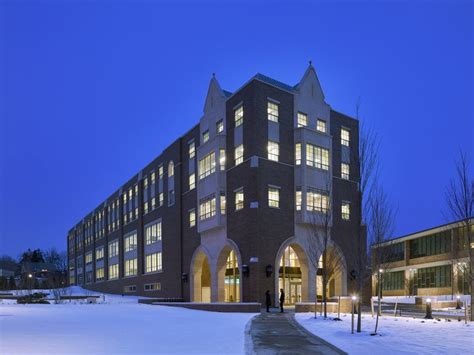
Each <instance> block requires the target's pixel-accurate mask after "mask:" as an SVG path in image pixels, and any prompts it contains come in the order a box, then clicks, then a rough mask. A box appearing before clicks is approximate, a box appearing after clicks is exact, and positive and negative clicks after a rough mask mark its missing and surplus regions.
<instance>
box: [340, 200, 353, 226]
mask: <svg viewBox="0 0 474 355" xmlns="http://www.w3.org/2000/svg"><path fill="white" fill-rule="evenodd" d="M341 218H342V219H343V220H345V221H348V220H350V219H351V204H350V202H347V201H343V202H342V204H341Z"/></svg>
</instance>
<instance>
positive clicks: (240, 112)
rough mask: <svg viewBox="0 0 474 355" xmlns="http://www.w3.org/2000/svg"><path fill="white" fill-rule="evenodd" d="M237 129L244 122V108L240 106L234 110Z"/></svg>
mask: <svg viewBox="0 0 474 355" xmlns="http://www.w3.org/2000/svg"><path fill="white" fill-rule="evenodd" d="M234 120H235V127H239V126H240V125H241V124H242V123H243V121H244V107H243V106H239V107H238V108H237V109H235V110H234Z"/></svg>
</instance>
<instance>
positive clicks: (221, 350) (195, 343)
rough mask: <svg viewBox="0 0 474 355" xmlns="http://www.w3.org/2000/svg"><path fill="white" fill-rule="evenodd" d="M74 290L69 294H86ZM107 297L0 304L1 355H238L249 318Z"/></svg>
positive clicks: (241, 349)
mask: <svg viewBox="0 0 474 355" xmlns="http://www.w3.org/2000/svg"><path fill="white" fill-rule="evenodd" d="M84 292H85V291H84V290H82V289H80V288H79V289H74V290H73V294H84ZM137 298H138V297H134V296H125V297H122V296H115V295H106V296H105V302H103V298H102V297H101V298H100V299H99V300H98V302H101V303H97V304H87V303H85V302H83V301H71V302H69V301H65V302H64V303H62V304H50V305H47V304H46V305H43V304H38V305H20V304H16V303H13V302H12V301H7V302H5V301H4V302H2V303H0V354H9V355H10V354H64V355H66V354H157V353H166V354H170V353H173V354H193V353H201V354H211V353H213V354H242V353H244V352H245V349H244V343H245V327H246V325H247V323H248V322H249V321H250V319H251V318H252V317H253V316H254V314H251V313H219V312H205V311H196V310H189V309H183V308H174V307H166V306H150V305H143V304H138V303H137Z"/></svg>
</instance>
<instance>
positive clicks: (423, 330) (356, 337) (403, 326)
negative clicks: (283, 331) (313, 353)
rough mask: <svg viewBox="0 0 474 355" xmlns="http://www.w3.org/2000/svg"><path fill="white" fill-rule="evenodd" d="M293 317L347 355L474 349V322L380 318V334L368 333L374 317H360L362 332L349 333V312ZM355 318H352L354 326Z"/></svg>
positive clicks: (469, 351)
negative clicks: (327, 316) (336, 317)
mask: <svg viewBox="0 0 474 355" xmlns="http://www.w3.org/2000/svg"><path fill="white" fill-rule="evenodd" d="M295 317H296V320H297V321H298V322H299V323H300V324H301V325H302V326H303V327H305V328H306V329H307V330H309V331H310V332H312V333H313V334H315V335H317V336H318V337H320V338H323V339H324V340H326V341H328V342H330V343H331V344H334V345H335V346H337V347H338V348H340V349H342V350H344V351H346V352H348V353H349V354H351V355H352V354H384V355H388V354H418V355H419V354H430V355H431V354H469V353H472V350H473V349H474V324H469V323H468V324H467V325H465V324H464V322H457V321H451V322H447V321H445V320H442V321H441V322H439V321H436V320H423V319H413V318H400V317H398V318H395V317H387V316H384V317H381V318H380V320H379V332H378V333H379V335H377V336H371V335H370V333H372V332H373V330H374V326H375V318H372V317H371V316H370V315H368V314H364V315H363V316H362V318H363V319H362V333H359V334H357V333H354V334H351V315H350V314H344V315H342V316H341V318H342V322H336V321H333V320H332V318H334V317H335V315H333V314H332V315H330V317H331V318H330V319H327V320H324V319H323V318H322V317H318V319H314V313H298V314H296V316H295ZM356 326H357V318H355V327H356Z"/></svg>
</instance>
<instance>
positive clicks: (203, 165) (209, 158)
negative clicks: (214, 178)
mask: <svg viewBox="0 0 474 355" xmlns="http://www.w3.org/2000/svg"><path fill="white" fill-rule="evenodd" d="M215 171H216V154H215V153H214V152H211V153H209V154H208V155H206V156H205V157H204V158H202V159H201V160H199V180H201V179H204V178H205V177H206V176H209V175H211V174H212V173H214V172H215Z"/></svg>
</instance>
